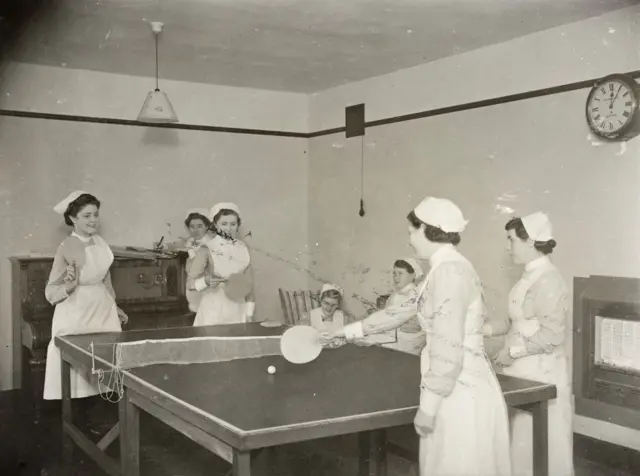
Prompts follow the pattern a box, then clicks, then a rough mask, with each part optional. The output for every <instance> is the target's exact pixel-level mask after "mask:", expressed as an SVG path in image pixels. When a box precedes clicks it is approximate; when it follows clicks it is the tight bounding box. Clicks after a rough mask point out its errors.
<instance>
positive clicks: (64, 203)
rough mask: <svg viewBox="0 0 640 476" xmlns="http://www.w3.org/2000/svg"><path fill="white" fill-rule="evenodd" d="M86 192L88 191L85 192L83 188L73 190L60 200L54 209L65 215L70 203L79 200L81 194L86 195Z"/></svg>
mask: <svg viewBox="0 0 640 476" xmlns="http://www.w3.org/2000/svg"><path fill="white" fill-rule="evenodd" d="M86 193H87V192H84V191H82V190H76V191H75V192H71V193H70V194H69V195H67V196H66V197H65V198H63V199H62V200H61V201H60V202H58V204H57V205H56V206H55V207H53V211H54V212H56V213H58V214H60V215H64V212H66V211H67V208H69V204H70V203H71V202H73V201H75V200H77V199H78V198H79V197H80V195H84V194H86Z"/></svg>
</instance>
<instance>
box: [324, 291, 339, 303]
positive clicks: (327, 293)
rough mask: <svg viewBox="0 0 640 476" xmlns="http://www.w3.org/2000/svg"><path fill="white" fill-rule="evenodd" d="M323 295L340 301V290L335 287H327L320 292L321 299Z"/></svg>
mask: <svg viewBox="0 0 640 476" xmlns="http://www.w3.org/2000/svg"><path fill="white" fill-rule="evenodd" d="M325 297H328V298H332V299H339V300H340V301H342V294H340V291H338V290H337V289H327V290H326V291H325V292H323V293H321V294H320V300H321V301H322V299H323V298H325Z"/></svg>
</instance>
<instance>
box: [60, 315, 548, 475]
mask: <svg viewBox="0 0 640 476" xmlns="http://www.w3.org/2000/svg"><path fill="white" fill-rule="evenodd" d="M285 329H286V327H284V326H283V327H280V328H267V327H263V326H261V325H260V324H258V323H251V324H233V325H220V326H208V327H185V328H173V329H154V330H145V331H127V332H119V333H103V334H85V335H73V336H62V337H60V336H58V337H56V338H55V343H56V345H57V346H58V347H59V349H60V351H61V353H62V359H63V363H62V426H63V458H64V460H65V461H66V462H69V461H70V459H71V457H72V453H73V443H75V444H76V445H77V446H78V447H79V448H81V449H82V450H83V451H84V452H85V453H87V455H88V456H89V457H90V458H91V459H92V460H93V461H95V462H96V463H97V464H98V466H100V467H101V468H102V469H103V470H104V471H105V472H106V473H107V474H109V475H111V476H139V475H140V443H139V431H140V423H139V417H140V410H143V411H145V412H147V413H148V414H150V415H152V416H153V417H155V418H157V419H159V420H160V421H162V422H164V423H165V424H167V425H168V426H170V427H172V428H174V429H175V430H177V431H178V432H180V433H182V434H183V435H185V436H187V437H188V438H190V439H191V440H193V441H195V442H196V443H198V444H200V445H202V446H203V447H205V448H206V449H207V450H209V451H211V452H212V453H214V454H216V455H217V456H219V457H221V458H223V459H225V460H226V461H227V462H229V463H230V464H231V465H232V472H233V475H235V476H250V475H251V474H253V473H252V464H251V461H252V458H251V456H252V454H255V453H257V452H259V451H260V450H262V449H265V448H271V447H275V446H278V445H285V444H289V443H298V442H303V441H308V440H313V439H319V438H325V437H332V436H338V435H347V434H356V433H357V434H358V435H359V436H358V441H359V446H360V450H359V473H358V474H359V476H374V475H375V476H385V475H386V473H387V463H386V461H387V460H386V458H387V432H386V430H387V429H389V428H392V427H398V426H402V425H410V424H412V422H413V418H414V416H415V413H416V410H417V408H418V402H419V375H420V359H419V358H418V357H416V356H414V355H411V354H405V353H402V352H399V351H395V350H390V349H386V348H383V347H379V346H371V347H359V346H356V345H353V344H348V345H345V346H343V347H340V348H338V349H331V350H324V351H323V352H322V353H321V354H320V356H319V357H318V358H317V359H316V360H315V361H313V362H311V363H308V364H304V365H296V364H292V363H290V362H288V361H286V360H285V359H284V357H282V356H266V357H259V358H247V359H237V360H231V361H227V362H216V363H204V364H201V363H198V364H188V365H171V364H155V365H150V366H144V367H137V368H131V369H124V370H123V377H124V378H123V391H124V393H123V397H122V399H121V400H120V401H119V403H118V405H119V422H118V424H117V425H115V426H114V427H113V428H112V429H111V430H110V431H109V432H108V433H107V434H106V435H105V436H104V437H103V438H102V440H101V441H100V442H98V443H97V444H95V443H93V442H92V441H91V440H90V439H89V438H88V437H87V436H85V435H84V434H83V433H82V432H81V431H80V430H79V428H78V427H77V426H75V425H74V424H73V422H72V407H71V402H72V400H71V398H70V392H71V389H70V369H71V367H72V366H73V367H74V368H77V369H82V370H85V371H90V370H91V368H92V365H100V366H101V367H102V368H103V369H105V370H109V368H110V366H111V364H112V347H113V346H112V345H111V344H114V343H118V342H134V341H141V340H146V339H185V338H192V337H209V336H226V337H234V336H236V337H237V336H269V335H271V336H278V335H281V334H282V333H283V332H284V330H285ZM92 343H94V344H95V345H94V346H93V353H92V351H91V350H90V349H91V348H92V345H91V344H92ZM94 355H95V358H94ZM94 362H95V363H94ZM270 365H273V366H275V367H276V373H275V374H269V373H268V372H267V368H268V366H270ZM499 379H500V383H501V385H502V388H503V391H504V395H505V399H506V401H507V404H508V405H510V406H513V407H518V408H520V409H524V410H526V411H528V412H530V413H531V414H532V415H533V422H534V423H533V433H534V434H533V441H534V473H535V475H536V476H548V455H547V402H548V400H550V399H552V398H555V396H556V389H555V387H554V386H553V385H548V384H543V383H538V382H531V381H527V380H522V379H517V378H512V377H507V376H499ZM382 390H384V391H382ZM117 438H119V440H120V441H119V443H120V461H119V462H118V461H117V460H116V459H115V458H112V457H111V456H108V455H107V454H106V453H105V449H106V448H107V447H108V446H109V445H110V444H111V443H113V442H114V441H115V440H116V439H117ZM505 450H507V449H505ZM185 457H187V455H185Z"/></svg>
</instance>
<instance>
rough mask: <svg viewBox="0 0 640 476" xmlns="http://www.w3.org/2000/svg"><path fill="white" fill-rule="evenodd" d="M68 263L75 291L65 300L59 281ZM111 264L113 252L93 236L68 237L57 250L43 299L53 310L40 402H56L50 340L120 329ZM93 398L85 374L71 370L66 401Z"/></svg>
mask: <svg viewBox="0 0 640 476" xmlns="http://www.w3.org/2000/svg"><path fill="white" fill-rule="evenodd" d="M73 261H75V262H76V265H77V274H78V286H77V287H76V289H75V290H74V291H73V292H72V293H71V295H68V294H67V292H66V290H65V286H64V276H65V273H66V268H67V266H68V265H70V264H71V263H72V262H73ZM111 263H113V253H112V252H111V249H110V248H109V245H108V244H107V243H106V242H105V241H104V240H103V239H102V238H101V237H100V236H98V235H94V236H93V237H91V238H85V237H81V236H79V235H77V234H76V233H73V234H72V235H71V236H69V237H68V238H66V239H65V240H64V241H63V242H62V244H61V245H60V246H59V247H58V251H57V252H56V256H55V258H54V261H53V267H52V269H51V274H50V276H49V282H48V283H47V286H46V289H45V294H46V298H47V300H48V301H49V302H50V303H51V304H53V305H55V306H56V308H55V311H54V313H53V323H52V329H51V342H49V347H48V349H47V366H46V370H45V383H44V395H43V397H44V399H45V400H59V399H61V398H62V382H61V362H62V360H61V357H60V350H59V349H58V347H57V346H56V345H55V342H54V338H55V336H62V335H73V334H89V333H95V332H114V331H120V330H122V328H121V324H120V319H119V317H118V309H117V307H116V302H115V293H114V292H113V287H112V285H111V275H110V273H109V267H110V266H111ZM98 393H99V390H98V387H97V386H95V385H93V384H92V383H91V382H90V380H89V376H88V375H85V374H84V373H81V372H79V371H77V370H75V369H73V368H72V369H71V398H82V397H89V396H92V395H96V394H98Z"/></svg>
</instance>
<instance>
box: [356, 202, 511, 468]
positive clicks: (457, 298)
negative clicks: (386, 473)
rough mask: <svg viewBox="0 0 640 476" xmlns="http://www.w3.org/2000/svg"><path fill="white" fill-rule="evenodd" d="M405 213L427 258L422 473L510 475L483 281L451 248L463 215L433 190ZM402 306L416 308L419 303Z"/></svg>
mask: <svg viewBox="0 0 640 476" xmlns="http://www.w3.org/2000/svg"><path fill="white" fill-rule="evenodd" d="M407 218H408V220H409V241H410V243H411V246H412V247H413V248H414V249H415V251H416V254H417V255H418V257H419V258H421V259H428V260H429V263H430V264H431V269H430V271H429V273H428V274H427V276H426V278H425V280H424V281H423V282H422V283H421V284H420V286H419V288H418V302H417V316H418V320H419V322H420V325H421V326H422V328H423V329H424V330H425V332H426V346H425V348H424V349H423V350H422V354H421V373H422V379H421V382H420V388H421V393H420V406H419V410H418V412H417V414H416V417H415V419H414V425H415V428H416V431H417V433H418V435H419V436H420V476H462V475H464V476H510V475H511V462H510V458H509V420H508V413H507V406H506V403H505V401H504V397H503V395H502V390H501V388H500V384H499V382H498V380H497V377H496V375H495V373H494V371H493V368H492V366H491V363H490V362H489V360H488V358H487V357H486V355H485V352H484V339H483V335H482V325H483V324H484V319H485V318H484V316H485V313H484V312H483V311H484V304H483V300H482V288H481V284H480V280H479V278H478V275H477V274H476V272H475V270H474V268H473V265H472V264H471V263H470V262H469V261H468V260H467V259H466V258H465V257H464V256H462V255H461V254H460V253H459V252H458V251H457V249H456V245H457V244H458V243H459V242H460V235H459V233H460V232H462V231H463V230H464V229H465V227H466V224H467V221H466V220H465V219H464V217H463V215H462V212H461V211H460V209H459V208H458V207H457V206H456V205H455V204H454V203H452V202H451V201H449V200H446V199H442V198H434V197H429V198H426V199H425V200H423V201H422V202H421V203H420V204H419V205H418V206H417V207H416V208H415V209H414V210H413V211H412V212H411V213H410V214H409V216H408V217H407ZM404 307H405V308H406V310H407V311H406V312H408V313H415V312H416V304H414V305H413V310H412V309H411V307H412V306H411V305H406V306H404ZM347 337H358V336H347Z"/></svg>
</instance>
